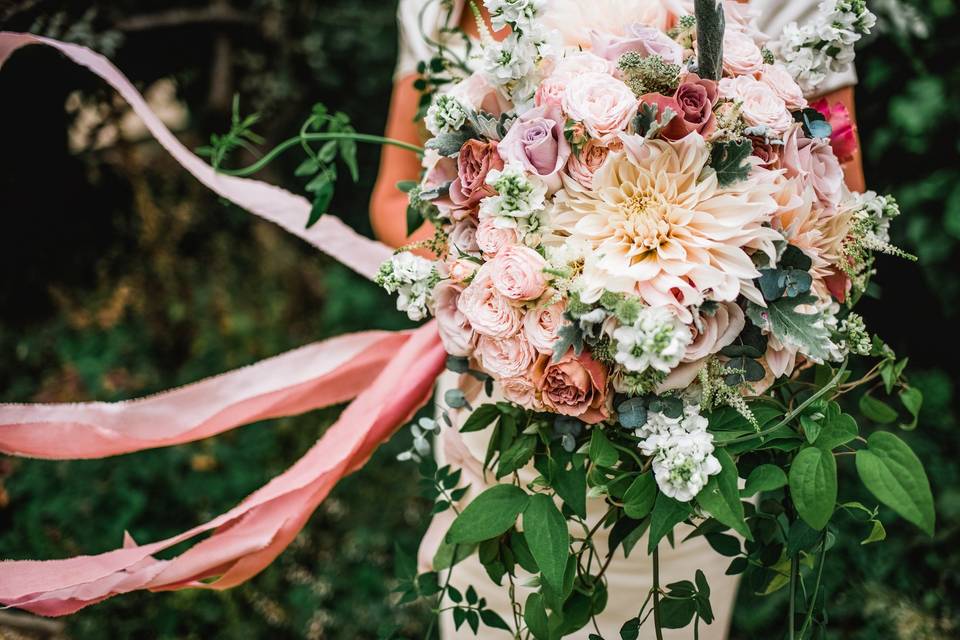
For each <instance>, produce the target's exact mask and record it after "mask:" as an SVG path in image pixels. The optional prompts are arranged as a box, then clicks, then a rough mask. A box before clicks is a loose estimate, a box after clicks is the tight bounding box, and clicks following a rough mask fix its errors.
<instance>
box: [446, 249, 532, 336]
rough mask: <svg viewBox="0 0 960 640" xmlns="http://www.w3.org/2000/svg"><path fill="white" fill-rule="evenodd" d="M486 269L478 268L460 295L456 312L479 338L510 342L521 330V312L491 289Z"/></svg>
mask: <svg viewBox="0 0 960 640" xmlns="http://www.w3.org/2000/svg"><path fill="white" fill-rule="evenodd" d="M488 266H489V263H487V264H486V265H484V266H483V267H481V268H480V270H479V271H477V275H476V276H474V278H473V282H471V283H470V286H468V287H467V288H466V289H464V290H463V293H461V294H460V299H459V300H458V301H457V308H458V309H459V310H460V312H461V313H462V314H463V315H464V316H466V317H467V320H468V321H469V322H470V325H471V326H472V327H473V330H474V331H476V332H477V333H479V334H480V335H484V336H487V337H490V338H509V337H510V336H512V335H514V334H515V333H516V332H517V331H519V330H520V312H519V310H518V309H517V308H516V307H514V306H513V305H512V304H511V303H510V300H508V299H507V298H506V297H504V296H503V295H501V294H500V292H498V291H497V290H496V288H495V287H494V286H493V281H492V280H491V278H490V270H489V268H488Z"/></svg>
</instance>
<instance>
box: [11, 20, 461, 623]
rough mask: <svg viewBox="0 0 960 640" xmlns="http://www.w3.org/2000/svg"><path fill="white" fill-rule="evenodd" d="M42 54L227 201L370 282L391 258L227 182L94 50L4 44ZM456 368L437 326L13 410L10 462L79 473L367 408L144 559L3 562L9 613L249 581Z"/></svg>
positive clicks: (14, 36)
mask: <svg viewBox="0 0 960 640" xmlns="http://www.w3.org/2000/svg"><path fill="white" fill-rule="evenodd" d="M30 44H41V45H46V46H50V47H53V48H55V49H57V50H59V51H61V52H62V53H63V54H65V55H66V56H67V57H68V58H70V59H71V60H73V61H74V62H76V63H77V64H80V65H82V66H85V67H87V68H88V69H90V70H91V71H92V72H93V73H95V74H96V75H98V76H100V77H101V78H103V79H104V80H106V82H107V83H109V84H110V85H111V86H112V87H114V88H115V89H116V90H117V91H118V92H119V93H120V95H121V96H123V98H124V99H126V100H127V102H129V103H130V105H131V107H132V108H133V110H134V112H136V113H137V115H139V116H140V117H141V118H142V119H143V121H144V123H145V124H146V126H147V128H148V129H149V130H150V132H151V133H152V134H153V136H154V137H156V139H157V140H158V142H159V143H160V144H161V145H162V146H163V147H164V148H165V149H166V150H167V151H168V152H169V153H170V154H171V155H172V156H173V157H174V158H175V159H176V160H177V161H178V162H179V163H180V164H181V165H183V167H184V168H185V169H186V170H187V171H189V172H190V173H191V174H192V175H194V176H195V177H196V178H197V179H198V180H199V181H200V182H202V183H203V184H204V185H206V186H207V187H209V188H210V189H211V190H213V191H214V192H216V193H217V194H218V195H220V196H221V197H223V198H226V199H228V200H230V201H232V202H234V203H235V204H237V205H239V206H240V207H242V208H244V209H246V210H248V211H250V212H251V213H254V214H256V215H258V216H260V217H262V218H265V219H267V220H270V221H271V222H274V223H275V224H278V225H279V226H281V227H282V228H284V229H286V230H287V231H289V232H290V233H293V234H294V235H296V236H298V237H300V238H303V239H304V240H306V241H307V242H309V243H311V244H312V245H314V246H315V247H317V248H318V249H320V250H321V251H323V252H325V253H327V254H329V255H330V256H332V257H333V258H335V259H337V260H339V261H340V262H342V263H344V264H345V265H347V266H348V267H350V268H352V269H354V270H355V271H357V272H358V273H360V274H362V275H364V276H366V277H367V278H372V277H373V276H374V274H375V273H376V271H377V269H378V267H379V265H380V263H381V262H382V261H383V260H385V259H387V258H388V257H389V255H390V249H388V248H387V247H385V246H384V245H382V244H380V243H377V242H374V241H372V240H369V239H366V238H363V237H362V236H360V235H358V234H356V233H355V232H354V231H352V230H351V229H350V228H349V227H348V226H347V225H345V224H344V223H343V222H341V221H340V220H339V219H337V218H335V217H333V216H328V215H327V216H323V217H322V218H321V219H320V221H319V223H317V224H316V225H314V226H313V227H312V228H311V229H309V230H307V229H305V228H304V225H305V221H306V219H307V217H308V214H309V210H310V204H309V203H308V202H307V201H306V200H305V199H304V198H302V197H299V196H295V195H293V194H291V193H289V192H287V191H284V190H283V189H280V188H278V187H274V186H272V185H268V184H265V183H262V182H258V181H256V180H247V179H241V178H234V177H228V176H223V175H219V174H217V173H216V172H215V171H214V170H213V169H212V168H211V167H209V166H208V165H207V164H206V163H204V162H203V161H202V160H200V159H199V158H197V157H196V156H195V155H193V154H192V153H190V151H188V150H187V149H186V147H184V146H183V145H182V144H181V143H180V142H179V141H178V140H177V139H176V138H175V137H174V135H173V134H172V133H171V132H170V131H169V130H168V129H167V128H166V127H165V126H164V125H163V123H162V122H161V121H160V119H159V118H157V116H156V115H155V114H153V113H152V112H151V110H150V109H149V107H148V106H147V104H146V102H145V101H144V100H143V98H142V96H141V95H140V94H139V93H138V92H137V90H136V89H135V88H134V87H133V85H132V84H131V83H130V82H129V81H128V80H127V79H126V78H125V77H124V76H123V74H122V73H121V72H120V71H119V70H118V69H117V68H116V67H114V66H113V65H112V64H111V63H110V62H109V61H108V60H107V59H106V58H104V57H103V56H101V55H99V54H97V53H94V52H93V51H90V50H89V49H87V48H85V47H80V46H77V45H72V44H67V43H63V42H58V41H56V40H51V39H48V38H42V37H38V36H34V35H30V34H22V33H10V32H0V65H2V64H3V62H4V61H5V60H6V59H7V58H8V57H9V56H10V54H11V53H13V52H14V51H15V50H16V49H18V48H20V47H22V46H25V45H30ZM445 358H446V353H445V352H444V349H443V347H442V345H441V343H440V339H439V336H438V334H437V329H436V324H435V322H430V323H427V324H425V325H423V326H422V327H420V328H419V329H416V330H414V331H406V332H397V333H390V332H380V331H372V332H362V333H356V334H349V335H345V336H340V337H337V338H333V339H331V340H326V341H323V342H318V343H315V344H312V345H308V346H306V347H302V348H300V349H296V350H294V351H291V352H288V353H285V354H282V355H279V356H276V357H274V358H270V359H268V360H264V361H262V362H259V363H256V364H254V365H251V366H248V367H245V368H242V369H238V370H236V371H232V372H229V373H225V374H222V375H219V376H216V377H213V378H209V379H207V380H203V381H200V382H197V383H195V384H192V385H187V386H185V387H181V388H178V389H174V390H171V391H166V392H164V393H160V394H157V395H153V396H149V397H146V398H142V399H138V400H130V401H124V402H116V403H105V402H92V403H81V404H54V405H35V404H0V451H2V452H4V453H8V454H12V455H19V456H29V457H36V458H48V459H60V460H66V459H81V458H102V457H107V456H112V455H118V454H123V453H132V452H135V451H142V450H144V449H150V448H155V447H165V446H172V445H176V444H182V443H185V442H191V441H195V440H198V439H202V438H206V437H209V436H213V435H216V434H218V433H222V432H224V431H227V430H230V429H233V428H236V427H239V426H241V425H245V424H249V423H251V422H255V421H258V420H263V419H266V418H272V417H279V416H288V415H296V414H299V413H303V412H305V411H309V410H312V409H316V408H320V407H325V406H331V405H334V404H338V403H342V402H346V401H347V400H350V399H351V398H354V400H353V402H352V403H351V404H350V405H349V406H348V407H347V408H346V409H345V410H344V411H343V413H342V414H341V416H340V418H339V419H338V420H337V421H336V422H335V423H334V424H333V426H331V427H330V428H329V429H328V430H327V431H326V432H325V433H324V435H323V436H322V437H321V438H320V439H319V440H318V441H317V443H316V444H315V445H314V446H313V447H312V448H311V449H310V450H309V451H308V452H307V453H306V454H305V455H304V456H303V457H302V458H301V459H300V460H299V461H298V462H296V463H295V464H294V465H293V466H292V467H291V468H290V469H288V470H287V471H286V472H284V473H283V474H281V475H279V476H277V477H276V478H274V479H273V480H271V481H270V482H269V483H268V484H267V485H265V486H264V487H262V488H261V489H259V490H257V491H256V492H254V493H253V494H251V495H249V496H248V497H247V498H245V499H244V500H243V501H242V502H241V503H240V504H239V505H237V506H236V507H234V508H233V509H231V510H230V511H227V512H226V513H224V514H222V515H220V516H218V517H217V518H214V519H213V520H211V521H209V522H207V523H205V524H202V525H200V526H198V527H195V528H193V529H191V530H189V531H185V532H183V533H181V534H179V535H176V536H174V537H172V538H168V539H166V540H161V541H159V542H153V543H150V544H144V545H142V546H141V545H137V544H136V543H135V542H134V541H133V539H132V538H130V537H129V536H125V537H124V544H123V547H122V548H120V549H116V550H114V551H109V552H106V553H101V554H98V555H95V556H78V557H75V558H67V559H63V560H47V561H34V560H7V561H4V562H0V603H3V604H4V605H6V606H13V607H19V608H22V609H26V610H28V611H32V612H34V613H37V614H40V615H48V616H57V615H65V614H69V613H73V612H74V611H77V610H79V609H82V608H83V607H86V606H88V605H90V604H94V603H96V602H100V601H102V600H105V599H106V598H109V597H111V596H114V595H118V594H121V593H127V592H129V591H134V590H138V589H150V590H152V591H162V590H172V589H182V588H188V587H194V588H204V589H226V588H229V587H233V586H236V585H238V584H240V583H242V582H244V581H245V580H248V579H249V578H250V577H252V576H253V575H255V574H256V573H258V572H259V571H261V570H262V569H264V568H265V567H266V566H267V565H268V564H270V562H272V561H273V559H274V558H276V557H277V556H278V555H279V554H280V553H281V552H282V551H283V549H285V548H286V547H287V545H289V544H290V542H291V541H292V540H293V538H294V537H295V536H296V535H297V533H298V532H299V531H300V530H301V529H302V527H303V526H304V524H305V523H306V521H307V519H308V518H309V517H310V515H311V514H312V513H313V511H314V510H315V509H316V508H317V506H318V505H319V504H320V503H321V502H322V501H323V500H324V498H325V497H326V496H327V494H329V492H330V491H331V489H332V488H333V487H334V486H335V485H336V484H337V482H338V481H339V480H340V479H341V478H343V477H344V476H345V475H347V474H349V473H352V472H353V471H355V470H357V469H359V468H360V467H362V466H363V465H364V464H365V463H366V461H367V460H368V459H369V458H370V456H371V455H372V453H373V451H374V450H375V449H376V448H377V447H378V446H379V445H380V444H381V443H382V442H384V441H385V440H387V439H388V438H389V437H390V436H391V435H392V434H393V433H394V432H395V431H396V430H397V428H398V427H399V426H400V425H402V424H403V423H404V422H406V421H407V420H409V419H410V418H411V417H412V416H413V414H414V413H415V412H416V411H417V410H418V409H419V408H420V407H422V406H423V405H424V404H425V403H426V402H427V401H428V400H429V399H430V397H431V395H432V393H433V386H434V382H435V381H436V378H437V376H438V375H439V374H440V372H441V371H442V370H443V366H444V360H445ZM201 536H205V537H204V538H203V539H202V540H199V541H196V540H198V539H199V538H200V537H201ZM188 540H192V541H195V544H194V545H193V546H192V547H191V548H189V549H187V550H186V551H184V552H182V553H181V554H179V555H177V556H176V557H174V558H172V559H170V560H160V559H157V558H156V557H154V556H155V554H157V553H159V552H161V551H163V550H165V549H169V548H170V547H173V546H175V545H178V544H180V543H182V542H185V541H188Z"/></svg>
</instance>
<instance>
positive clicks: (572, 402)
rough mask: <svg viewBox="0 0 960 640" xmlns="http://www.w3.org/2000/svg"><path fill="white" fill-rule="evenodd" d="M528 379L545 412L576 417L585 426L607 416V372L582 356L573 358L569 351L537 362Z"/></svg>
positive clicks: (598, 364)
mask: <svg viewBox="0 0 960 640" xmlns="http://www.w3.org/2000/svg"><path fill="white" fill-rule="evenodd" d="M531 378H532V379H533V383H534V384H535V385H536V387H537V390H538V392H539V393H540V400H541V402H543V404H544V406H546V407H547V409H548V410H550V411H553V412H555V413H560V414H563V415H566V416H574V417H577V418H579V419H581V420H583V421H584V422H586V423H587V424H596V423H598V422H602V421H603V420H605V419H606V418H608V417H609V416H610V411H609V409H608V408H607V406H606V405H607V371H606V369H604V367H603V365H601V364H600V363H598V362H597V361H596V360H594V359H593V358H591V357H590V356H589V355H588V354H587V353H586V352H584V353H583V354H581V355H579V356H576V355H574V353H573V351H572V350H571V351H569V352H568V353H567V354H566V355H565V356H563V357H562V358H560V360H558V361H556V362H553V361H552V359H551V358H550V357H549V356H546V355H542V356H540V357H539V358H537V361H536V363H535V364H534V366H533V370H532V375H531Z"/></svg>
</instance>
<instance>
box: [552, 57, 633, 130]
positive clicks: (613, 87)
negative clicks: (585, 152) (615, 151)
mask: <svg viewBox="0 0 960 640" xmlns="http://www.w3.org/2000/svg"><path fill="white" fill-rule="evenodd" d="M637 105H638V102H637V97H636V96H635V95H633V91H631V90H630V87H628V86H627V85H626V84H624V83H623V82H621V81H620V80H617V79H616V78H613V77H611V76H609V75H607V74H605V73H596V72H591V73H584V74H581V75H579V76H577V77H576V78H573V79H572V80H571V81H570V83H569V84H568V85H567V89H566V91H564V93H563V110H564V112H565V113H566V114H567V116H568V117H570V118H571V119H572V120H577V121H580V122H582V123H583V125H584V127H586V129H587V132H588V133H589V134H590V135H591V136H593V137H594V138H597V139H599V140H601V141H603V142H604V143H609V142H610V141H612V140H613V139H614V138H616V137H617V135H618V134H620V133H621V132H622V131H625V130H626V128H627V126H629V124H630V121H631V120H632V119H633V116H635V115H636V113H637Z"/></svg>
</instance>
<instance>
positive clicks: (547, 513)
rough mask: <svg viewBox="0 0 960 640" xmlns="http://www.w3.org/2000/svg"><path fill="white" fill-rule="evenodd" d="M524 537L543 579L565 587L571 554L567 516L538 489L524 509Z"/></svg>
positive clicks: (557, 589) (557, 587)
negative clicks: (564, 582) (568, 558)
mask: <svg viewBox="0 0 960 640" xmlns="http://www.w3.org/2000/svg"><path fill="white" fill-rule="evenodd" d="M523 537H524V539H525V540H526V541H527V545H528V546H529V547H530V553H531V554H532V555H533V558H534V560H536V561H537V566H538V567H540V575H541V576H542V577H543V581H544V582H546V583H547V584H548V585H549V586H550V587H552V588H553V589H555V590H556V591H561V590H562V589H563V576H564V573H565V572H566V568H567V557H568V556H569V554H570V532H569V531H568V530H567V520H566V518H564V517H563V514H561V513H560V510H559V509H557V505H555V504H554V503H553V500H552V499H551V498H550V497H549V496H547V495H544V494H542V493H538V494H536V495H534V496H532V497H531V498H530V503H529V505H528V506H527V509H526V511H524V512H523Z"/></svg>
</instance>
